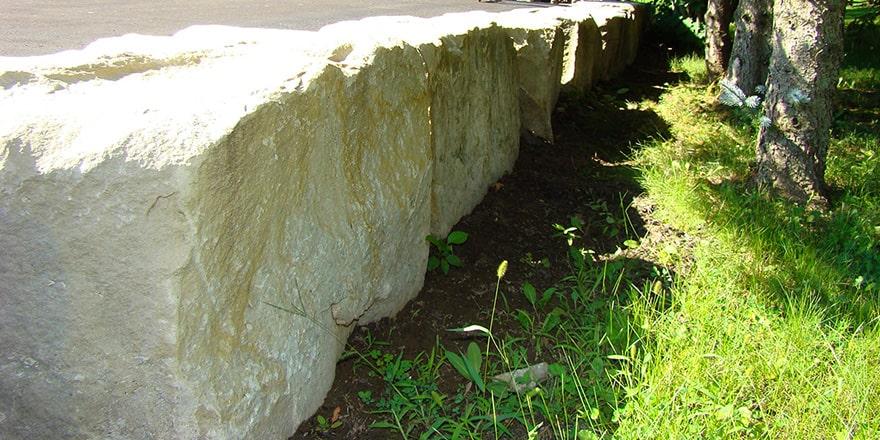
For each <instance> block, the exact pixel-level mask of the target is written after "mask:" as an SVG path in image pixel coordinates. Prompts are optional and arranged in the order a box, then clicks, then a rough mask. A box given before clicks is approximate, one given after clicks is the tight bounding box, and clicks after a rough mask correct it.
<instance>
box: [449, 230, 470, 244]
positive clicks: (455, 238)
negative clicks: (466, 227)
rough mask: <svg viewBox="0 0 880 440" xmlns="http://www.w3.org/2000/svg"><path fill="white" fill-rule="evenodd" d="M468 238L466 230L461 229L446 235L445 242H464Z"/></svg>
mask: <svg viewBox="0 0 880 440" xmlns="http://www.w3.org/2000/svg"><path fill="white" fill-rule="evenodd" d="M467 239H468V234H467V232H463V231H452V232H451V233H449V236H448V237H446V242H447V243H449V244H462V243H464V242H466V241H467Z"/></svg>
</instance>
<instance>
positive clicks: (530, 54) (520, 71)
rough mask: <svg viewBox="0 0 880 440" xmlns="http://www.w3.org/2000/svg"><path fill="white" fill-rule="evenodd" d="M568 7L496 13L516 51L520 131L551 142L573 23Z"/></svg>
mask: <svg viewBox="0 0 880 440" xmlns="http://www.w3.org/2000/svg"><path fill="white" fill-rule="evenodd" d="M567 10H568V8H563V7H554V8H546V9H524V10H517V11H511V12H507V13H503V14H500V15H499V17H498V24H499V25H500V26H501V27H503V28H504V29H506V30H507V34H508V36H509V37H510V38H511V39H512V40H513V47H514V49H515V50H516V71H517V76H518V83H519V108H520V114H521V118H522V121H521V125H522V130H523V132H529V133H531V134H533V135H535V136H538V137H540V138H543V139H546V140H548V141H550V142H552V141H553V126H552V124H551V121H550V118H551V116H552V114H553V109H554V108H555V107H556V101H557V100H558V98H559V89H560V81H561V78H562V61H563V54H564V50H565V47H566V37H567V35H569V34H570V33H571V32H572V28H573V27H574V26H575V23H574V22H573V21H571V20H568V19H566V18H564V17H563V15H564V13H565V12H566V11H567Z"/></svg>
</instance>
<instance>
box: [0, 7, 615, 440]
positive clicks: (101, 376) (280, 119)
mask: <svg viewBox="0 0 880 440" xmlns="http://www.w3.org/2000/svg"><path fill="white" fill-rule="evenodd" d="M596 7H597V8H598V7H599V6H596ZM571 9H574V8H571ZM553 11H556V12H553ZM553 14H558V16H554V15H553ZM566 14H570V9H569V8H550V9H546V10H544V11H541V12H540V13H535V16H536V17H537V16H539V15H540V16H541V17H544V18H541V19H540V20H537V22H539V23H542V24H541V25H535V24H531V23H523V22H522V17H525V15H522V16H519V15H516V14H512V15H516V16H515V17H506V16H505V17H500V16H499V15H493V14H487V13H472V14H453V15H448V16H442V17H437V18H432V19H417V18H411V17H386V18H374V19H367V20H363V21H359V22H347V23H340V24H337V25H333V26H329V27H327V28H325V29H322V30H321V31H320V32H297V31H278V30H257V29H239V28H228V27H217V26H203V27H194V28H189V29H187V30H184V31H181V32H180V33H178V34H176V35H175V36H173V37H145V36H134V35H131V36H126V37H120V38H114V39H107V40H100V41H98V42H96V43H94V44H92V45H91V46H90V47H88V48H87V49H85V50H83V51H70V52H64V53H60V54H56V55H51V56H45V57H33V58H0V249H3V253H2V254H0V437H2V438H10V439H19V438H22V439H24V438H75V439H77V438H109V439H123V438H124V439H130V438H193V439H195V438H205V439H242V438H267V439H271V438H286V437H287V436H288V435H290V434H291V433H293V431H294V430H295V429H296V426H297V425H298V424H299V423H300V422H301V421H302V420H303V419H304V418H306V417H308V416H309V415H311V414H312V413H313V411H314V410H315V409H316V408H317V406H318V405H319V404H320V403H321V401H322V400H323V397H324V395H325V394H326V391H327V389H328V388H329V386H330V384H331V382H332V379H333V373H334V364H335V361H336V359H337V358H338V356H339V354H340V352H341V349H342V345H343V341H344V340H345V338H346V337H347V336H348V334H349V332H350V330H351V328H352V326H353V325H355V323H365V322H369V321H372V320H376V319H379V318H382V317H385V316H390V315H393V314H394V313H396V312H397V311H398V310H399V309H400V307H402V306H403V304H405V303H406V301H408V300H409V299H410V298H412V297H413V296H414V295H415V294H416V293H417V292H418V291H419V289H420V288H421V285H422V283H423V280H424V270H425V264H426V260H427V255H428V246H427V244H426V243H425V241H424V237H425V236H426V235H427V234H428V233H433V234H435V235H438V236H443V235H445V234H446V233H447V232H448V231H449V229H450V228H451V227H452V225H453V224H455V223H456V222H457V221H458V220H459V218H460V217H461V216H462V215H465V214H467V213H468V212H470V210H471V209H473V207H474V206H475V205H476V204H477V203H478V202H479V200H480V199H481V198H482V196H483V195H484V194H485V191H486V189H487V187H488V185H490V184H491V183H492V182H494V181H495V180H496V179H498V178H499V177H500V176H501V175H503V174H504V173H505V172H507V171H509V170H510V169H511V167H512V165H513V162H514V161H515V159H516V155H517V152H518V139H519V138H518V137H519V134H520V130H521V124H522V125H524V126H526V127H527V129H528V130H533V131H534V132H535V133H539V131H540V133H544V134H546V135H547V136H552V132H549V131H547V130H549V119H548V117H549V111H550V110H551V109H552V106H553V104H552V103H553V102H555V99H556V94H557V92H558V87H559V83H560V82H561V77H562V74H561V73H558V72H561V71H562V70H563V56H562V53H563V52H564V50H566V47H561V46H562V45H561V43H559V40H560V36H561V37H562V41H563V42H565V41H568V40H566V38H565V37H566V36H567V35H570V32H569V30H570V29H571V28H573V27H576V26H574V25H573V23H575V21H574V20H571V19H570V18H568V16H567V15H566ZM551 18H552V19H551ZM627 20H628V19H627ZM582 21H591V20H586V19H584V20H582ZM623 22H626V20H623V21H622V23H623ZM517 23H519V24H517ZM499 24H500V25H499ZM542 26H546V27H542ZM367 29H370V30H371V32H364V31H365V30H367ZM532 46H535V47H532ZM596 47H599V46H598V44H596ZM575 52H576V51H575ZM581 53H583V52H581ZM597 56H599V55H597ZM541 60H544V62H546V63H547V65H546V66H545V68H546V71H544V70H541V67H540V62H541ZM573 64H574V65H587V64H585V63H583V62H581V61H578V60H573ZM554 78H555V80H554ZM529 100H531V102H534V107H536V108H535V109H532V108H531V107H529V106H528V105H525V104H524V103H527V102H529ZM526 108H528V109H529V110H528V111H526V110H522V113H521V109H526ZM533 110H534V111H533ZM521 114H522V115H523V118H522V119H521ZM521 121H522V122H521Z"/></svg>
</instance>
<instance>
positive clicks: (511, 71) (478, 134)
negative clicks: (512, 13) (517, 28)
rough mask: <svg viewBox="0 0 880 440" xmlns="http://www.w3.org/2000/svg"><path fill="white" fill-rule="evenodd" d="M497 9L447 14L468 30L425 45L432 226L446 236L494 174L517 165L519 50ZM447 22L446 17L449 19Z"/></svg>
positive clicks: (449, 23)
mask: <svg viewBox="0 0 880 440" xmlns="http://www.w3.org/2000/svg"><path fill="white" fill-rule="evenodd" d="M493 19H494V17H493V15H492V14H476V13H468V14H448V15H446V16H442V17H437V18H434V19H431V20H430V21H431V22H432V23H431V25H434V26H438V27H440V28H449V27H452V26H453V23H454V24H455V25H454V26H463V25H467V27H468V28H469V29H468V30H467V31H466V32H464V33H455V34H450V35H447V36H444V37H443V38H441V44H440V45H439V46H427V45H425V46H422V55H423V56H424V58H425V60H426V65H427V68H428V81H429V83H430V88H431V98H432V100H431V126H432V130H433V136H432V138H431V141H432V152H433V156H434V181H433V185H432V196H431V233H432V234H434V235H436V236H441V237H442V236H446V234H448V233H449V231H450V230H451V229H452V226H453V225H455V223H457V222H458V220H459V219H460V218H461V217H462V216H464V215H466V214H468V213H470V212H471V210H473V208H474V207H475V206H477V204H478V203H479V202H480V200H482V198H483V196H484V195H485V194H486V191H487V189H488V187H489V185H491V184H492V183H493V182H495V181H496V180H498V179H499V178H500V177H501V176H503V175H504V174H505V173H507V172H509V171H511V170H512V169H513V164H514V162H515V161H516V157H517V154H518V153H519V135H520V114H519V87H518V83H517V71H516V51H515V50H514V48H513V43H512V41H511V40H510V38H508V37H507V33H506V32H505V30H504V29H503V28H501V27H500V26H498V25H496V24H495V23H494V22H493ZM444 24H446V25H445V26H444Z"/></svg>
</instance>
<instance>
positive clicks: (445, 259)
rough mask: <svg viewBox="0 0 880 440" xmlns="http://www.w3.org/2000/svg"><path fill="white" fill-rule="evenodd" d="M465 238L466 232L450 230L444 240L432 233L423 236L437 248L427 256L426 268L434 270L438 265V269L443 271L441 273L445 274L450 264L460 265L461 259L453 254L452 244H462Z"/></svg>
mask: <svg viewBox="0 0 880 440" xmlns="http://www.w3.org/2000/svg"><path fill="white" fill-rule="evenodd" d="M467 239H468V234H467V232H462V231H452V232H450V233H449V236H447V237H446V240H440V239H438V238H437V237H434V236H433V235H428V236H427V237H425V240H427V241H428V242H429V243H431V244H432V245H433V246H434V248H435V249H437V252H436V253H435V255H431V256H430V257H429V258H428V270H434V269H437V268H438V267H439V268H440V270H441V271H443V274H447V273H449V268H450V267H451V266H454V267H461V259H460V258H458V256H457V255H455V252H454V250H453V246H455V245H459V244H463V243H464V242H466V241H467Z"/></svg>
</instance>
